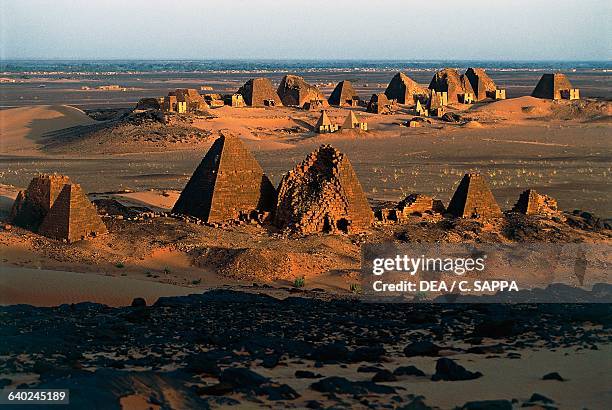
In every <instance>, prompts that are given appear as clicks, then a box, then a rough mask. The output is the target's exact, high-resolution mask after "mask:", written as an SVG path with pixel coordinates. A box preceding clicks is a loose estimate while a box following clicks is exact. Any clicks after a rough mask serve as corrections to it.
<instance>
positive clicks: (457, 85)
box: [429, 68, 474, 103]
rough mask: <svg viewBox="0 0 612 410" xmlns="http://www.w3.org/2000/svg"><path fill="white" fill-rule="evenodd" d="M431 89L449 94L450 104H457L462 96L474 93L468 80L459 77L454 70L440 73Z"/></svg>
mask: <svg viewBox="0 0 612 410" xmlns="http://www.w3.org/2000/svg"><path fill="white" fill-rule="evenodd" d="M429 89H431V90H434V91H437V92H447V93H448V102H449V103H457V102H459V98H460V96H461V95H463V94H465V93H473V92H474V90H473V89H472V86H471V84H470V82H469V81H468V79H467V78H466V77H465V76H462V75H459V73H458V72H457V70H455V69H454V68H445V69H443V70H440V71H438V72H437V73H436V74H435V75H434V76H433V78H432V79H431V82H430V83H429Z"/></svg>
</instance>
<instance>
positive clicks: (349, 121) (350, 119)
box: [342, 111, 361, 130]
mask: <svg viewBox="0 0 612 410" xmlns="http://www.w3.org/2000/svg"><path fill="white" fill-rule="evenodd" d="M360 122H361V121H359V119H358V118H357V116H356V115H355V113H354V112H353V111H349V114H348V115H347V116H346V119H345V120H344V124H342V129H343V130H348V129H351V128H359V123H360Z"/></svg>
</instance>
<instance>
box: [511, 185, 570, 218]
mask: <svg viewBox="0 0 612 410" xmlns="http://www.w3.org/2000/svg"><path fill="white" fill-rule="evenodd" d="M512 210H513V211H514V212H520V213H522V214H525V215H550V214H555V213H558V212H559V211H558V207H557V201H556V200H555V199H554V198H551V197H549V196H548V195H541V194H539V193H537V192H536V190H535V189H527V190H525V191H523V192H522V193H521V195H520V196H519V199H518V201H516V204H515V205H514V207H513V208H512Z"/></svg>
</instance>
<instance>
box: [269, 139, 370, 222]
mask: <svg viewBox="0 0 612 410" xmlns="http://www.w3.org/2000/svg"><path fill="white" fill-rule="evenodd" d="M373 220H374V219H373V213H372V209H371V208H370V205H369V204H368V200H367V198H366V196H365V194H364V192H363V189H362V188H361V184H360V183H359V180H358V179H357V174H355V171H354V170H353V166H352V165H351V163H350V162H349V160H348V158H347V157H346V156H345V155H344V154H342V153H340V152H339V151H338V150H336V149H335V148H333V147H332V146H331V145H322V146H321V147H320V148H319V149H318V150H316V151H314V152H313V153H311V154H309V155H308V156H307V157H306V159H305V160H304V161H303V162H302V163H301V164H300V165H298V166H296V167H295V168H294V169H293V170H291V171H290V172H289V173H287V174H285V175H284V176H283V179H282V180H281V183H280V185H279V188H278V200H277V203H276V211H275V215H274V224H275V225H276V226H278V227H279V228H288V229H292V230H294V231H298V232H301V233H315V232H330V233H341V232H344V233H354V232H360V231H364V230H366V229H368V227H369V226H370V225H371V224H372V222H373Z"/></svg>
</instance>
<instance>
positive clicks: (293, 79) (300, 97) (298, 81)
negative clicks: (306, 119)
mask: <svg viewBox="0 0 612 410" xmlns="http://www.w3.org/2000/svg"><path fill="white" fill-rule="evenodd" d="M276 91H277V93H278V96H279V97H280V99H281V101H282V102H283V105H292V106H297V107H303V106H304V104H306V103H310V102H311V101H322V102H323V105H327V99H326V98H325V96H324V95H323V94H322V93H321V91H319V89H318V88H317V87H315V86H314V85H310V84H308V83H307V82H306V81H304V79H303V78H302V77H300V76H297V75H286V76H284V77H283V79H282V80H281V83H280V85H279V86H278V90H276Z"/></svg>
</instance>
